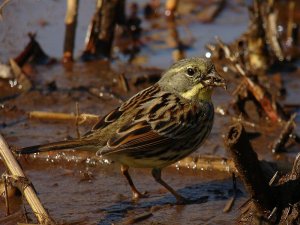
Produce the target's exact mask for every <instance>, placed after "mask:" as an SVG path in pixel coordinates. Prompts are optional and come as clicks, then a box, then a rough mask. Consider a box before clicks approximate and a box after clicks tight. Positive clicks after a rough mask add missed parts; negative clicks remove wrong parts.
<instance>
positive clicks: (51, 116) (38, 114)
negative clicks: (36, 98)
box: [28, 111, 99, 124]
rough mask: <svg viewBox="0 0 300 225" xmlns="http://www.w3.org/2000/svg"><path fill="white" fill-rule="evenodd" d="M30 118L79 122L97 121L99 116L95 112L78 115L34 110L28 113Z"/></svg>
mask: <svg viewBox="0 0 300 225" xmlns="http://www.w3.org/2000/svg"><path fill="white" fill-rule="evenodd" d="M28 117H29V119H36V120H44V121H74V120H75V121H76V120H78V124H83V123H91V122H97V121H98V120H99V116H97V115H93V114H87V113H82V114H79V115H78V116H76V115H75V114H70V113H57V112H43V111H32V112H29V114H28Z"/></svg>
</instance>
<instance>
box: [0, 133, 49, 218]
mask: <svg viewBox="0 0 300 225" xmlns="http://www.w3.org/2000/svg"><path fill="white" fill-rule="evenodd" d="M0 156H1V158H2V161H3V162H4V164H5V166H6V168H7V169H8V170H9V172H10V174H11V175H12V176H14V177H17V178H18V179H19V178H20V179H21V180H24V181H28V179H27V177H26V176H25V174H24V172H23V170H22V168H21V166H20V165H19V163H18V161H17V160H16V159H15V158H14V156H13V154H12V152H11V151H10V150H9V147H8V145H7V143H6V142H5V140H4V138H3V137H2V135H0ZM27 183H28V184H26V185H25V186H24V187H23V188H22V189H23V190H20V191H21V192H22V193H23V194H24V196H25V198H26V200H27V202H28V203H29V205H30V207H31V209H32V211H33V212H34V214H35V216H36V218H37V220H38V221H39V223H41V224H55V222H54V221H53V220H52V219H51V217H50V216H49V215H48V213H47V211H46V210H45V209H44V207H43V205H42V204H41V202H40V200H39V198H38V197H37V195H36V192H35V190H34V188H33V186H32V184H31V183H29V182H27Z"/></svg>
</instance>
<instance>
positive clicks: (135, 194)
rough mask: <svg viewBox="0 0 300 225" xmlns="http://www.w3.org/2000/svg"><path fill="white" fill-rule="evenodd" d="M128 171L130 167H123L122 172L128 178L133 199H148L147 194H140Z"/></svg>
mask: <svg viewBox="0 0 300 225" xmlns="http://www.w3.org/2000/svg"><path fill="white" fill-rule="evenodd" d="M128 169H129V167H128V166H125V165H121V172H122V174H123V175H124V176H125V177H126V179H127V181H128V183H129V185H130V188H131V191H132V198H133V199H139V198H145V197H147V195H145V194H142V193H141V192H139V191H138V190H137V189H136V187H135V186H134V183H133V181H132V179H131V177H130V174H129V172H128Z"/></svg>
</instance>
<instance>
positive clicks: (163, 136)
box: [101, 93, 210, 155]
mask: <svg viewBox="0 0 300 225" xmlns="http://www.w3.org/2000/svg"><path fill="white" fill-rule="evenodd" d="M167 95H168V97H166V93H162V94H161V96H158V97H157V98H155V99H153V100H152V101H151V104H149V106H148V108H147V107H145V108H143V110H142V112H141V111H139V114H140V115H143V116H140V115H139V116H138V120H133V121H131V122H130V123H128V124H126V125H125V126H123V127H121V128H120V129H119V130H118V132H117V133H116V134H115V136H114V137H112V138H111V139H110V140H109V141H108V144H107V146H106V147H105V148H104V149H103V150H102V152H101V153H102V154H111V153H116V152H122V151H128V153H130V152H133V151H134V152H136V151H138V152H143V151H147V152H148V153H150V152H157V151H160V149H162V148H163V149H164V148H165V147H167V146H176V145H178V144H180V143H182V140H185V142H186V140H187V139H189V138H194V137H196V136H197V134H198V132H199V129H202V126H201V124H203V125H204V124H205V123H203V121H204V120H205V119H206V116H205V115H208V114H209V113H208V112H209V110H210V107H203V109H204V110H207V111H208V112H205V113H203V112H201V110H202V107H201V106H202V105H200V106H199V107H195V106H194V105H191V104H190V103H189V102H184V100H181V102H180V104H179V103H178V98H177V97H176V96H174V95H170V94H169V93H167ZM161 101H166V103H167V104H165V103H161ZM172 101H175V102H176V107H164V106H166V105H168V106H169V104H170V103H172V104H173V103H175V102H172ZM156 104H159V105H162V106H163V107H155V105H156ZM163 110H165V111H163ZM170 110H171V114H170ZM158 111H159V112H158ZM155 113H157V114H159V115H160V116H159V117H156V116H155V115H152V114H155ZM170 115H171V116H170ZM199 115H204V116H202V117H200V118H199ZM150 118H152V119H150ZM153 118H155V119H153ZM181 120H183V121H181ZM195 128H197V129H195ZM175 148H176V147H175ZM148 153H147V154H146V155H149V154H148Z"/></svg>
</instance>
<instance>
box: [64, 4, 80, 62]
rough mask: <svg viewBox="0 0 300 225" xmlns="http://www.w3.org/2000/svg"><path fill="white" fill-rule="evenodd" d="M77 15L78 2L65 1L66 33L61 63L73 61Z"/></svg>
mask: <svg viewBox="0 0 300 225" xmlns="http://www.w3.org/2000/svg"><path fill="white" fill-rule="evenodd" d="M77 15H78V0H67V11H66V18H65V24H66V31H65V41H64V54H63V62H70V61H73V53H74V46H75V36H76V26H77Z"/></svg>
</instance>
